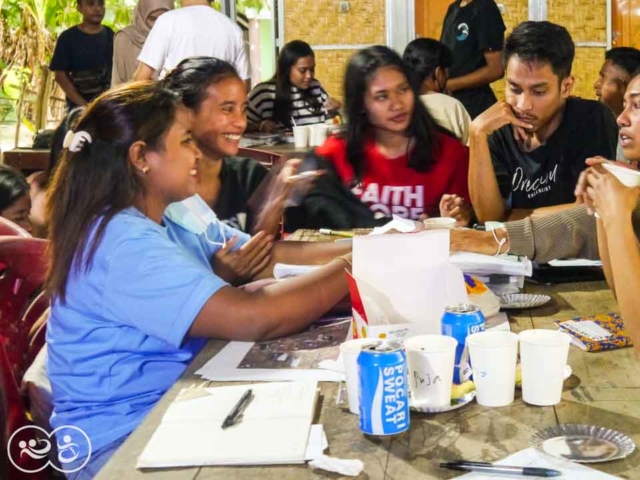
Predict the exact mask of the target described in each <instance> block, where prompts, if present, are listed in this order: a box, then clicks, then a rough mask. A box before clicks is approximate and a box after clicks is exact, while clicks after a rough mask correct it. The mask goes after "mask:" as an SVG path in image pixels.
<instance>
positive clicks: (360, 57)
mask: <svg viewBox="0 0 640 480" xmlns="http://www.w3.org/2000/svg"><path fill="white" fill-rule="evenodd" d="M344 93H345V98H344V101H345V111H346V114H347V118H348V130H347V132H346V133H345V134H344V135H341V136H334V137H330V138H328V139H327V141H326V142H325V143H324V144H323V145H322V146H320V147H318V148H317V149H316V154H318V155H320V156H322V157H324V158H326V159H327V160H328V161H329V162H330V163H331V165H332V166H333V168H334V169H335V172H336V174H337V175H338V177H339V178H340V179H341V180H342V182H343V184H344V185H345V186H347V187H348V188H350V189H351V191H352V193H353V194H355V195H356V196H357V197H359V198H360V201H361V202H363V203H365V204H366V205H367V206H368V207H369V209H370V210H371V211H372V212H373V213H374V216H376V217H379V216H384V217H390V216H392V215H398V216H400V217H403V218H410V219H419V218H421V217H422V218H424V216H438V215H440V216H453V217H455V218H456V219H457V220H458V224H459V225H467V224H468V223H469V221H470V218H471V207H470V206H469V203H468V199H469V192H468V189H467V172H468V168H469V149H468V148H467V147H466V146H464V145H462V144H461V143H460V142H459V141H458V140H457V139H456V138H455V137H454V136H453V135H452V134H451V133H450V132H447V131H446V130H443V129H442V128H440V127H438V126H437V125H436V124H435V122H434V121H433V119H432V118H431V117H430V116H429V114H428V113H427V110H426V109H425V107H424V105H423V104H422V102H420V99H419V95H418V93H417V92H416V91H415V89H414V88H413V87H412V85H411V82H410V81H409V73H408V71H407V70H406V67H405V65H404V64H403V62H402V59H401V58H400V56H399V55H398V54H397V53H395V52H394V51H393V50H391V49H389V48H387V47H383V46H374V47H370V48H366V49H364V50H361V51H359V52H358V53H356V54H355V55H354V56H353V57H352V58H351V60H350V61H349V65H348V66H347V72H346V75H345V80H344Z"/></svg>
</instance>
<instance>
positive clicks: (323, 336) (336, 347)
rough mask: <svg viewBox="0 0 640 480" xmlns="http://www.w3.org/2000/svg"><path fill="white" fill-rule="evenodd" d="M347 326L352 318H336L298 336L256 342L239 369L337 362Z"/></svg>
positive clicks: (299, 366) (313, 326) (315, 325)
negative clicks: (326, 361)
mask: <svg viewBox="0 0 640 480" xmlns="http://www.w3.org/2000/svg"><path fill="white" fill-rule="evenodd" d="M350 327H351V317H346V318H338V319H335V321H334V322H332V323H329V324H314V325H312V326H311V328H310V329H309V330H307V331H305V332H302V333H299V334H297V335H292V336H290V337H284V338H278V339H274V340H268V341H265V342H257V343H255V344H254V345H253V347H252V348H251V349H250V350H249V352H248V353H247V354H246V355H245V357H244V358H243V359H242V361H241V362H240V364H239V365H238V368H305V369H306V368H318V364H319V363H320V362H322V361H324V360H337V358H338V356H339V355H340V344H341V343H343V342H344V341H345V340H346V338H347V335H348V333H349V328H350Z"/></svg>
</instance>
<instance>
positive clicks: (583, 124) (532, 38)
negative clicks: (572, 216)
mask: <svg viewBox="0 0 640 480" xmlns="http://www.w3.org/2000/svg"><path fill="white" fill-rule="evenodd" d="M574 54H575V46H574V44H573V40H572V39H571V36H570V35H569V32H567V30H566V29H565V28H564V27H561V26H559V25H555V24H553V23H550V22H524V23H521V24H520V25H518V26H517V27H516V28H515V30H514V31H513V33H512V34H511V35H510V36H509V38H508V39H507V41H506V43H505V48H504V62H505V65H506V83H507V88H506V92H505V98H506V101H505V102H500V103H497V104H496V105H494V106H493V107H491V108H490V109H489V110H487V111H486V112H484V113H483V114H482V115H480V116H479V117H478V118H476V119H475V120H474V121H473V122H472V123H471V133H470V138H469V146H470V161H469V193H470V195H471V201H472V203H473V207H474V210H475V212H476V215H477V217H478V220H480V221H481V222H486V221H489V220H498V221H500V220H505V219H506V218H507V217H509V218H510V219H517V218H522V217H524V216H528V215H530V214H532V213H534V212H535V213H538V214H545V213H552V212H553V211H559V210H562V209H564V208H568V205H566V204H572V203H574V202H576V198H575V195H574V193H573V192H574V189H575V186H576V182H577V180H578V177H579V175H580V173H581V172H582V170H584V169H585V167H586V165H585V160H586V159H587V158H590V157H595V156H603V157H605V158H614V155H615V152H616V144H617V136H618V129H617V125H616V122H615V118H614V117H613V115H612V113H611V111H610V110H609V109H608V108H607V107H606V106H605V105H603V104H601V103H598V102H596V101H593V100H583V99H581V98H576V97H570V95H571V89H572V87H573V83H574V78H573V77H572V76H571V65H572V62H573V57H574ZM546 207H553V208H546Z"/></svg>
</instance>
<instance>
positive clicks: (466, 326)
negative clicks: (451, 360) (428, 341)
mask: <svg viewBox="0 0 640 480" xmlns="http://www.w3.org/2000/svg"><path fill="white" fill-rule="evenodd" d="M484 326H485V321H484V315H482V312H481V311H480V307H478V306H476V305H469V304H462V303H461V304H459V305H450V306H448V307H445V309H444V315H443V316H442V334H443V335H447V336H448V337H453V338H455V339H456V340H457V341H458V346H457V347H456V359H455V366H454V367H453V383H464V382H466V381H467V380H469V379H470V378H471V366H470V365H469V353H468V349H467V347H466V340H467V336H469V335H471V334H472V333H478V332H484Z"/></svg>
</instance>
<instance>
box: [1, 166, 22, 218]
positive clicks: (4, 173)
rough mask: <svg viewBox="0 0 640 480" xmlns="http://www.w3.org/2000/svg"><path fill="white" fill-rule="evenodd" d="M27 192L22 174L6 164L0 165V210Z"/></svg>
mask: <svg viewBox="0 0 640 480" xmlns="http://www.w3.org/2000/svg"><path fill="white" fill-rule="evenodd" d="M27 193H29V184H28V183H27V180H26V179H25V178H24V175H23V174H22V173H21V172H20V171H18V170H16V169H15V168H12V167H10V166H8V165H0V212H1V211H3V210H5V209H7V208H9V207H10V206H11V205H13V203H14V202H15V201H16V200H20V198H22V197H24V196H25V195H26V194H27Z"/></svg>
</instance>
